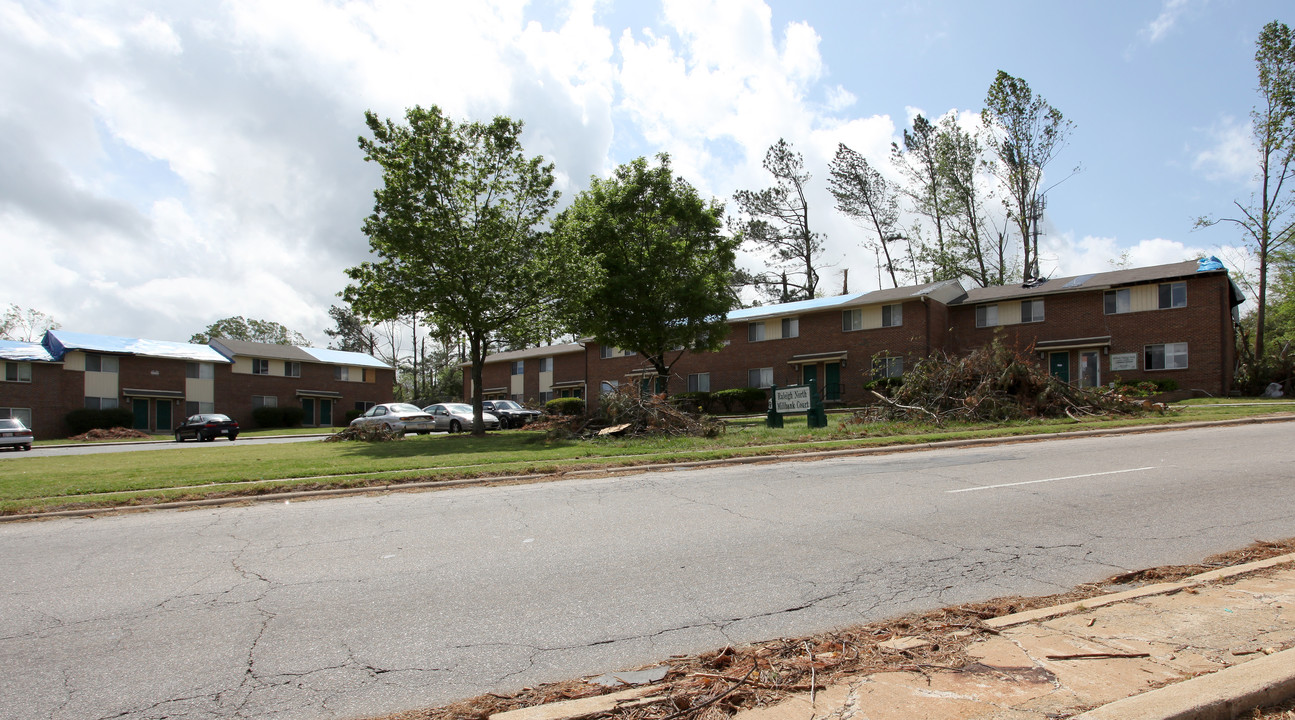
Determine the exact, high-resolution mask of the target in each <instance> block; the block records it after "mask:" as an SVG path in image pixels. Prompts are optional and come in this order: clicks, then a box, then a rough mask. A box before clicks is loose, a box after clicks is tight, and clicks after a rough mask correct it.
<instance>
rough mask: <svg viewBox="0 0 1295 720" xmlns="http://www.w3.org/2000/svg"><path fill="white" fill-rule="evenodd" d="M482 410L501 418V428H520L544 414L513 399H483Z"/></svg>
mask: <svg viewBox="0 0 1295 720" xmlns="http://www.w3.org/2000/svg"><path fill="white" fill-rule="evenodd" d="M481 410H482V411H483V412H488V413H490V414H491V415H494V416H495V417H497V418H499V427H501V428H510V427H514V428H519V427H522V426H524V425H525V424H526V423H528V422H531V421H532V420H538V419H539V418H540V415H543V413H541V412H540V411H539V410H528V409H526V408H524V407H522V406H521V405H519V404H517V403H515V402H513V401H512V400H482V401H481Z"/></svg>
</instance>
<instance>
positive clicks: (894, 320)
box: [881, 305, 904, 327]
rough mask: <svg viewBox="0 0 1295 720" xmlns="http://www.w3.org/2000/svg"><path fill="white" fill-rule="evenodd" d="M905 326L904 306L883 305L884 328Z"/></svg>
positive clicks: (882, 324)
mask: <svg viewBox="0 0 1295 720" xmlns="http://www.w3.org/2000/svg"><path fill="white" fill-rule="evenodd" d="M903 324H904V306H903V305H882V306H881V326H882V327H899V326H900V325H903Z"/></svg>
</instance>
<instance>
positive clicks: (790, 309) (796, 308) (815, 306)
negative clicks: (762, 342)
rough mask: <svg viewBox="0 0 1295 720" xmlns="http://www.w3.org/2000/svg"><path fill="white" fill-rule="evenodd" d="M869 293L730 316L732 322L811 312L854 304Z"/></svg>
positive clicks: (766, 307) (735, 312) (765, 307)
mask: <svg viewBox="0 0 1295 720" xmlns="http://www.w3.org/2000/svg"><path fill="white" fill-rule="evenodd" d="M867 294H869V293H866V292H862V293H855V294H853V295H835V296H833V297H825V298H814V299H813V300H798V301H796V302H789V303H780V304H778V305H760V306H758V307H750V308H742V309H740V310H732V311H730V312H729V314H728V319H729V321H730V322H732V321H734V320H751V319H754V318H761V317H766V316H769V315H790V314H792V313H802V312H809V311H812V310H823V309H826V308H832V307H836V306H838V305H845V304H846V303H849V302H853V301H855V300H858V299H859V298H861V297H863V296H864V295H867Z"/></svg>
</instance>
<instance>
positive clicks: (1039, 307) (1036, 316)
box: [1021, 300, 1043, 323]
mask: <svg viewBox="0 0 1295 720" xmlns="http://www.w3.org/2000/svg"><path fill="white" fill-rule="evenodd" d="M1021 322H1023V323H1032V322H1043V300H1022V301H1021Z"/></svg>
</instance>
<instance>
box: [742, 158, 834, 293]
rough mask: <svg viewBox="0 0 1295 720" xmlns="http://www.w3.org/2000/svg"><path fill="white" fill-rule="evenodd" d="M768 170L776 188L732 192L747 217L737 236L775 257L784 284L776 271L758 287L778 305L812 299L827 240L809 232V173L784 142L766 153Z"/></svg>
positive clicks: (760, 280) (764, 276)
mask: <svg viewBox="0 0 1295 720" xmlns="http://www.w3.org/2000/svg"><path fill="white" fill-rule="evenodd" d="M764 169H765V170H767V171H768V172H769V174H770V175H773V177H774V180H775V183H774V185H773V187H769V188H765V189H764V190H739V191H737V192H736V193H734V194H733V199H734V200H735V201H736V202H737V205H738V209H739V210H741V211H742V213H743V214H745V215H746V216H747V219H746V220H743V221H740V222H738V223H737V225H736V229H737V231H738V233H739V234H740V235H741V236H742V238H743V239H744V240H746V241H749V242H751V243H753V244H754V245H755V246H756V247H757V248H758V249H760V250H763V251H765V252H769V253H771V254H772V259H773V265H774V267H776V269H777V270H779V271H781V280H780V279H779V278H778V277H777V276H776V275H775V274H774V273H771V272H766V273H761V274H759V275H757V287H760V288H761V289H762V290H763V291H764V292H765V294H766V295H767V296H769V297H770V298H773V299H776V300H777V301H778V302H789V301H792V300H806V299H809V298H812V297H814V296H815V295H816V294H817V293H818V267H817V266H818V264H819V261H820V258H821V256H822V254H823V238H822V236H821V235H819V234H818V233H816V232H812V231H811V230H810V229H809V202H808V200H806V198H805V186H806V184H807V183H808V182H809V178H810V175H809V173H807V172H805V159H804V158H803V157H802V156H801V154H800V153H798V152H796V151H794V150H792V148H791V145H790V144H789V143H788V142H787V141H786V140H784V139H782V138H779V139H778V142H776V143H774V144H773V146H771V147H770V148H769V150H768V152H766V153H765V156H764Z"/></svg>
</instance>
